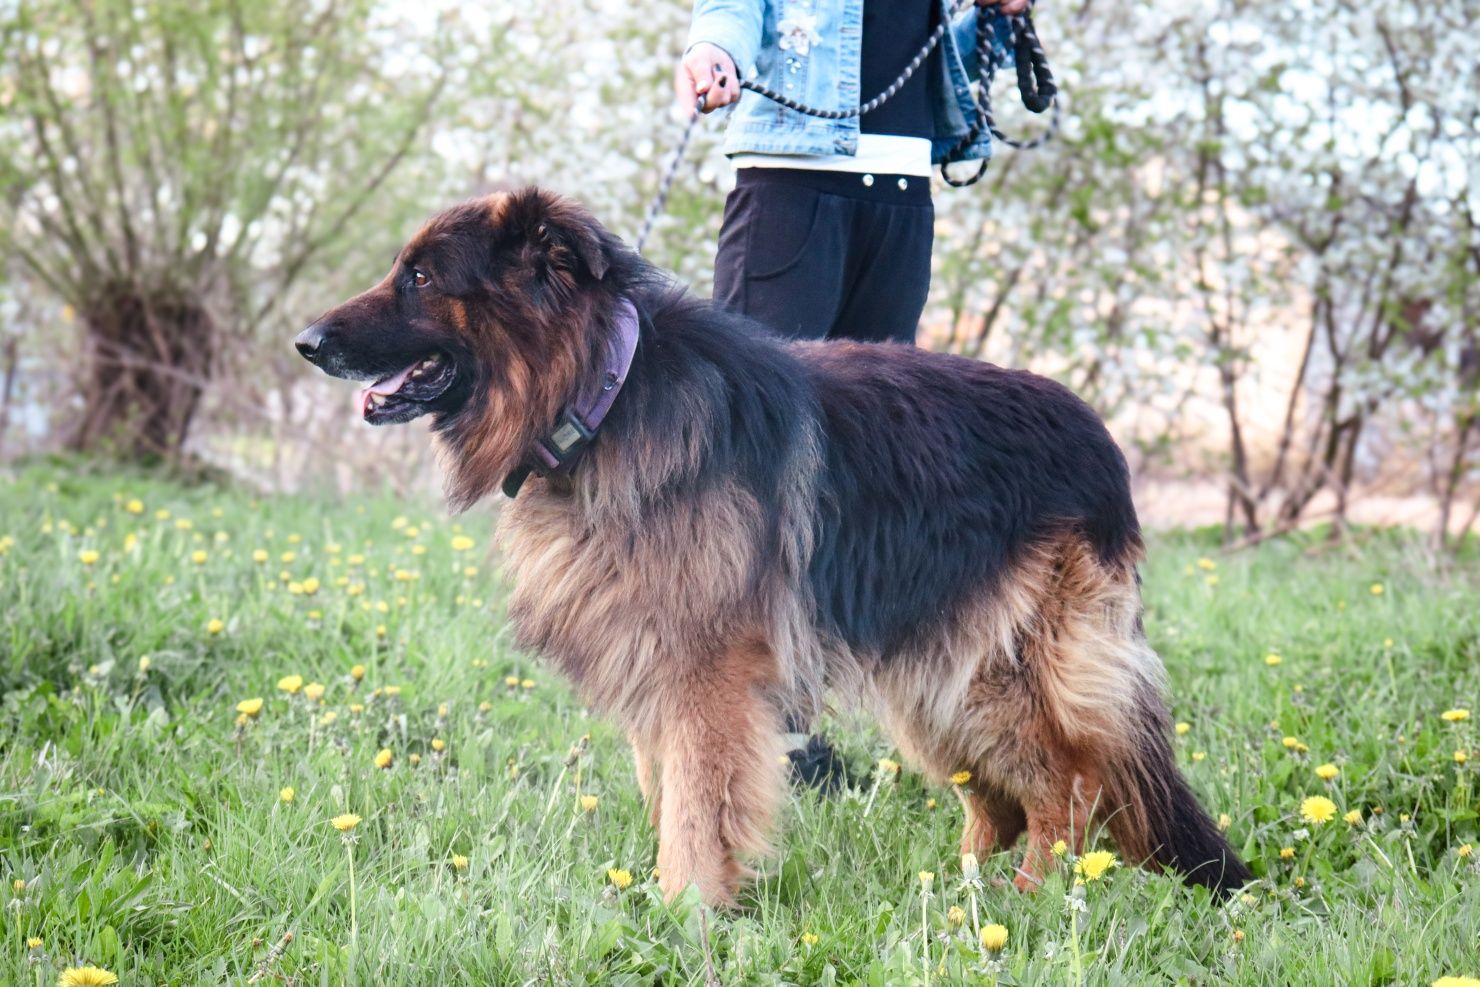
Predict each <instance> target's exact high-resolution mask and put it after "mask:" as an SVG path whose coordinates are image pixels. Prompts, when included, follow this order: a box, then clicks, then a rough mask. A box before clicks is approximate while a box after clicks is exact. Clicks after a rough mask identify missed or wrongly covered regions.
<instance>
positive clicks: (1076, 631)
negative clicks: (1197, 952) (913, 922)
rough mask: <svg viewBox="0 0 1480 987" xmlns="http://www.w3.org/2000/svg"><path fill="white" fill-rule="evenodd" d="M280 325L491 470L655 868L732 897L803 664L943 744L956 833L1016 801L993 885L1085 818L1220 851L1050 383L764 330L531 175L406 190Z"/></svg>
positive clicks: (459, 497)
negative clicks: (357, 277) (502, 188)
mask: <svg viewBox="0 0 1480 987" xmlns="http://www.w3.org/2000/svg"><path fill="white" fill-rule="evenodd" d="M297 346H298V348H299V350H300V352H302V353H303V355H304V356H305V357H307V358H308V359H309V360H311V361H313V362H314V363H315V364H316V365H317V366H319V367H321V368H322V369H323V370H325V371H327V372H328V373H330V374H333V375H335V376H338V377H347V378H352V379H360V380H365V381H369V382H371V383H370V386H368V387H367V388H366V389H365V390H364V391H363V392H362V397H361V413H362V414H363V416H364V418H365V419H366V420H367V421H369V422H371V423H374V424H382V423H391V422H405V421H410V420H411V419H413V418H416V417H418V416H420V415H431V416H432V428H433V431H434V432H435V435H436V438H437V441H438V443H439V444H440V446H441V450H442V452H443V453H444V454H445V462H446V469H447V490H448V495H449V498H450V500H451V502H452V504H453V505H454V506H455V507H457V508H465V507H467V506H468V505H470V504H472V503H473V502H474V501H476V500H478V499H479V498H480V497H482V496H483V495H485V494H487V493H489V492H490V491H493V490H496V489H498V488H499V487H500V486H501V485H503V486H504V487H505V489H506V491H507V492H514V491H515V490H516V489H517V488H518V487H519V486H520V485H521V482H522V485H523V487H522V491H520V492H518V496H517V497H516V499H514V500H513V501H512V502H511V503H508V504H506V505H505V506H504V508H503V511H502V515H501V520H500V532H501V540H502V543H503V548H504V551H505V554H506V563H507V569H508V572H509V573H510V575H511V576H512V580H513V589H512V597H511V607H510V612H511V615H512V619H513V621H514V623H515V626H516V629H517V631H518V637H519V640H520V641H521V642H522V643H523V645H524V646H526V647H528V648H531V649H533V650H534V651H536V652H539V653H540V654H542V655H544V656H546V657H547V658H549V659H550V660H551V661H553V662H554V663H555V664H556V665H557V666H558V667H559V668H560V669H561V670H562V671H563V672H564V673H565V674H566V675H567V676H569V677H570V679H571V680H572V681H573V682H574V683H575V684H576V686H577V687H578V689H579V690H580V692H581V694H582V695H583V697H584V698H585V699H586V701H588V702H589V703H591V704H592V705H593V706H594V707H596V708H597V709H599V710H601V711H603V712H604V713H606V714H607V715H609V716H611V717H613V718H615V719H616V720H617V722H618V723H620V724H621V726H622V727H623V728H624V729H625V730H626V732H627V734H628V736H629V737H630V738H631V741H632V747H633V751H634V753H635V756H636V761H637V778H638V782H639V784H640V785H641V787H642V791H643V793H644V795H645V796H646V797H647V799H648V800H649V803H650V805H651V807H652V814H653V819H654V822H655V825H656V826H657V829H658V838H659V850H658V864H659V867H660V868H661V884H662V886H663V889H664V890H665V892H666V893H667V894H669V895H670V896H671V895H673V894H675V893H676V892H678V891H679V890H681V889H682V888H683V887H684V886H686V885H687V884H689V883H690V882H694V883H697V884H698V885H699V888H700V890H701V891H702V893H703V895H704V897H705V898H706V899H707V900H708V901H710V902H714V903H727V902H730V901H732V899H733V895H734V894H735V892H736V890H737V887H738V885H739V883H740V880H741V878H742V876H743V874H744V870H743V868H742V865H741V862H740V860H741V858H743V856H744V855H746V854H753V853H756V852H760V851H762V850H763V849H764V848H765V845H766V841H767V836H768V832H769V829H770V824H771V820H772V816H773V814H774V811H775V808H776V805H777V802H778V799H779V798H780V796H781V793H782V791H783V774H782V772H783V770H784V769H783V767H782V765H783V762H784V759H783V758H780V757H779V756H778V755H780V753H781V750H780V744H779V738H780V733H781V729H782V727H781V713H780V711H781V710H783V709H788V710H790V709H797V708H810V709H815V708H816V707H818V706H819V705H820V704H821V702H822V701H823V696H824V692H825V691H827V690H832V691H834V692H836V693H838V694H841V695H843V696H849V697H856V698H858V699H860V700H862V701H863V702H866V703H868V704H869V705H871V706H872V707H873V708H875V709H876V710H877V712H878V715H879V717H880V719H881V721H882V722H883V724H884V726H885V727H886V728H887V730H888V731H889V734H890V736H891V737H892V738H893V739H894V741H895V742H896V743H897V744H898V745H899V748H900V750H901V751H902V752H903V753H904V754H905V756H906V758H907V759H908V760H910V761H911V762H913V763H914V764H915V765H917V766H918V767H919V768H920V769H921V770H922V771H924V772H926V773H927V774H928V775H929V776H930V777H932V778H934V779H936V780H937V781H942V780H944V779H945V778H947V777H948V776H950V775H952V774H953V773H956V772H960V771H969V772H970V773H971V781H970V782H969V784H967V785H965V786H963V787H962V788H961V789H960V791H961V793H962V801H963V803H964V805H965V810H966V829H965V834H964V836H963V837H962V849H963V852H965V851H968V850H969V851H974V852H976V853H979V854H981V853H985V852H987V851H989V850H990V849H991V848H992V847H994V846H1001V847H1008V846H1010V845H1011V844H1012V843H1013V842H1014V841H1015V840H1016V839H1017V837H1018V836H1019V834H1021V833H1022V832H1023V831H1024V830H1026V831H1027V836H1028V847H1027V853H1026V859H1025V860H1024V861H1023V864H1022V866H1021V867H1020V868H1019V869H1018V877H1017V884H1018V886H1019V887H1022V888H1025V889H1026V888H1030V887H1033V886H1034V885H1035V884H1036V883H1038V881H1039V880H1040V878H1041V876H1042V874H1043V873H1044V870H1045V868H1046V867H1048V866H1049V861H1050V854H1051V847H1052V846H1053V845H1054V843H1055V842H1056V841H1057V840H1059V839H1064V840H1066V841H1068V842H1069V844H1070V845H1071V846H1080V845H1082V841H1083V838H1084V835H1085V832H1086V829H1087V827H1089V826H1090V825H1091V823H1092V821H1093V820H1103V821H1104V822H1105V823H1106V824H1107V826H1108V828H1109V830H1110V832H1111V834H1112V835H1113V836H1114V838H1115V840H1116V841H1117V843H1118V844H1119V847H1120V850H1121V852H1122V854H1124V855H1125V856H1126V857H1128V858H1130V859H1132V860H1135V861H1141V862H1145V863H1146V864H1147V865H1149V866H1164V867H1170V868H1172V869H1175V870H1177V871H1180V872H1181V873H1182V874H1184V875H1185V876H1186V879H1187V880H1188V881H1190V882H1193V883H1196V884H1202V885H1207V886H1209V887H1212V888H1214V889H1216V890H1218V891H1222V892H1227V891H1228V890H1230V889H1232V888H1234V887H1237V886H1238V885H1239V884H1241V883H1242V882H1244V881H1247V880H1249V878H1250V874H1249V871H1248V870H1247V869H1246V868H1245V866H1244V865H1243V863H1242V862H1240V861H1239V860H1238V858H1237V857H1236V855H1235V854H1234V852H1233V851H1232V850H1231V848H1230V847H1229V846H1228V844H1227V843H1226V842H1225V841H1224V840H1223V838H1222V836H1220V835H1219V832H1218V830H1217V828H1216V827H1215V826H1214V825H1213V823H1212V822H1211V821H1210V820H1209V819H1208V817H1207V815H1206V814H1205V813H1204V812H1203V811H1202V809H1201V808H1200V807H1199V805H1198V803H1197V801H1196V799H1195V798H1194V796H1193V794H1192V792H1191V791H1189V789H1188V787H1187V784H1186V782H1185V781H1184V780H1183V779H1182V777H1181V775H1180V774H1179V773H1178V771H1177V768H1176V765H1175V763H1174V761H1173V756H1172V750H1171V747H1170V744H1169V741H1168V732H1167V727H1168V715H1167V710H1166V707H1165V705H1164V704H1163V701H1162V697H1161V690H1162V668H1161V663H1160V661H1159V660H1158V659H1157V656H1156V654H1155V653H1154V652H1153V651H1152V649H1151V648H1150V646H1149V645H1148V644H1147V643H1146V638H1145V636H1144V635H1143V633H1142V630H1141V601H1140V595H1139V591H1138V581H1137V577H1136V563H1137V561H1138V560H1139V559H1140V558H1141V555H1142V545H1141V537H1140V532H1139V528H1138V525H1137V521H1136V515H1135V511H1134V509H1133V507H1132V505H1131V496H1130V490H1129V486H1128V481H1127V471H1126V465H1125V461H1124V459H1123V457H1122V456H1121V454H1120V451H1119V450H1118V449H1117V448H1116V446H1115V444H1114V442H1113V441H1112V440H1111V438H1110V436H1109V434H1108V433H1107V432H1106V430H1105V428H1104V426H1103V425H1102V424H1101V422H1100V420H1099V419H1098V418H1097V417H1096V415H1095V414H1094V412H1092V411H1091V410H1090V409H1089V408H1088V407H1087V406H1086V405H1085V404H1084V403H1083V402H1081V401H1080V400H1079V399H1078V398H1076V397H1075V396H1074V395H1073V394H1071V393H1070V392H1069V391H1067V390H1065V389H1064V388H1063V387H1061V386H1059V385H1058V384H1055V383H1053V382H1051V381H1049V380H1046V379H1044V378H1042V377H1036V376H1034V375H1032V374H1029V373H1025V372H1020V371H1013V370H1003V369H1001V368H998V367H993V366H989V365H986V364H983V363H977V362H974V361H970V360H964V359H959V358H955V357H950V356H942V355H936V354H931V353H927V352H922V351H920V350H916V349H913V348H909V347H903V346H894V345H865V344H855V343H804V344H787V343H783V342H781V341H779V340H777V339H774V338H772V337H770V336H768V335H766V334H765V333H763V332H760V331H758V329H757V327H756V326H754V325H753V324H750V323H748V322H746V321H745V320H744V319H741V318H739V317H736V316H733V315H729V314H726V313H724V312H722V311H719V310H717V309H715V308H713V307H711V306H710V305H708V304H706V303H703V302H700V301H696V300H693V299H690V298H687V297H685V296H684V294H683V293H682V291H681V290H679V289H677V288H675V287H674V286H673V284H672V283H671V281H670V280H669V279H668V278H667V277H666V276H664V275H663V274H662V273H660V272H659V271H657V270H655V269H654V268H652V267H651V266H650V265H648V264H647V263H645V262H644V261H643V260H641V259H640V258H638V257H637V256H636V255H635V254H634V253H632V252H631V251H630V250H629V249H627V248H626V247H624V246H623V245H622V244H621V242H620V241H618V240H617V239H616V238H615V237H613V236H612V235H611V234H609V233H608V232H606V231H605V230H604V229H603V228H602V227H601V226H600V225H599V224H597V223H596V221H595V220H593V219H592V218H591V217H590V216H589V215H588V214H587V213H586V212H585V211H584V210H583V209H581V208H580V207H578V206H576V205H575V204H573V203H571V202H570V201H568V200H565V199H562V198H559V197H557V196H555V195H552V194H550V193H548V192H544V191H540V190H538V189H526V190H523V191H519V192H515V193H508V194H498V195H494V196H491V197H489V198H487V199H483V200H480V201H476V202H472V203H468V204H465V205H461V206H458V207H455V208H453V209H450V210H448V211H447V212H445V213H443V214H442V215H440V216H438V217H437V218H435V219H433V220H432V221H431V222H430V223H428V224H427V226H426V227H425V228H424V229H422V230H421V232H419V233H418V234H417V235H416V237H415V238H414V239H413V240H412V241H411V242H410V243H409V244H408V245H407V246H406V247H405V248H404V249H403V250H402V251H401V253H400V256H399V257H398V258H397V260H396V263H395V266H394V267H393V268H392V269H391V272H390V273H389V274H388V275H387V276H386V277H385V279H384V280H382V281H381V282H380V284H378V285H376V286H375V287H374V288H371V289H370V290H369V291H367V292H365V293H364V294H362V295H359V296H357V297H355V298H353V299H351V300H350V301H348V302H345V303H344V304H343V305H341V306H339V307H338V308H336V309H334V310H332V311H330V312H328V313H327V314H325V315H324V316H323V317H322V318H320V319H319V320H318V321H317V322H315V323H314V324H313V325H312V326H310V327H309V328H308V329H306V330H304V332H303V333H302V334H301V335H300V336H299V337H298V340H297ZM526 476H528V480H527V482H523V481H524V480H525V477H526Z"/></svg>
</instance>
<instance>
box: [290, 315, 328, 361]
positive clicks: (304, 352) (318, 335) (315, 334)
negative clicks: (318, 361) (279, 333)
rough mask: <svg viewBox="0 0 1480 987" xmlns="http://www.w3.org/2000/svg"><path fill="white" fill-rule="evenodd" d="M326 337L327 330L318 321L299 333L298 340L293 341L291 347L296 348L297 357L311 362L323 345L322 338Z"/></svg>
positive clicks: (321, 322)
mask: <svg viewBox="0 0 1480 987" xmlns="http://www.w3.org/2000/svg"><path fill="white" fill-rule="evenodd" d="M327 335H328V330H327V329H326V328H325V326H324V323H323V321H322V320H320V321H318V322H315V323H314V324H313V325H311V326H309V327H308V328H307V329H305V330H303V331H302V332H300V333H299V334H298V338H297V339H295V340H293V345H294V346H296V347H297V348H298V355H299V356H301V357H303V358H304V359H305V360H310V361H311V360H313V359H314V358H315V357H316V356H318V352H319V347H320V346H322V345H324V337H325V336H327Z"/></svg>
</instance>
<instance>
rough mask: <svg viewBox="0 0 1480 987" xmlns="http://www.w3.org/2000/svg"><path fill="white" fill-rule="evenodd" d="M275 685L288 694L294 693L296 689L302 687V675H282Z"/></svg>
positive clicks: (296, 691)
mask: <svg viewBox="0 0 1480 987" xmlns="http://www.w3.org/2000/svg"><path fill="white" fill-rule="evenodd" d="M277 687H278V689H279V690H280V691H282V692H286V693H288V694H289V695H296V694H297V693H298V690H299V689H302V688H303V676H302V675H284V676H283V677H282V678H280V679H278V683H277Z"/></svg>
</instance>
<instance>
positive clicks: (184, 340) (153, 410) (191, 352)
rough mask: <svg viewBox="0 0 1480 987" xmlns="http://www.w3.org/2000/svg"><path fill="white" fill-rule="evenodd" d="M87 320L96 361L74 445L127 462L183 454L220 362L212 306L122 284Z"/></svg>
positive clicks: (103, 295)
mask: <svg viewBox="0 0 1480 987" xmlns="http://www.w3.org/2000/svg"><path fill="white" fill-rule="evenodd" d="M81 318H82V322H83V325H84V326H85V327H86V329H87V346H88V351H89V352H88V361H89V363H88V367H87V371H86V378H85V380H84V383H83V412H82V417H81V419H80V420H79V421H78V423H77V427H76V429H75V430H74V431H73V433H72V437H71V440H70V442H69V446H70V447H71V448H72V449H74V450H76V451H79V452H102V453H107V454H110V455H115V456H119V457H121V458H126V459H136V460H146V461H156V460H160V459H173V458H175V457H177V456H178V454H179V453H180V450H181V449H182V448H183V446H184V445H185V440H186V438H187V437H188V436H189V433H190V424H191V421H192V420H193V419H194V417H195V411H196V407H197V406H198V405H199V403H200V397H201V393H202V392H203V391H204V389H205V387H206V385H207V384H208V383H209V382H210V377H211V368H212V366H213V364H214V357H215V342H216V339H215V336H216V327H215V323H214V322H213V320H212V319H211V316H210V313H209V312H207V310H206V307H205V304H204V303H203V302H202V301H201V300H200V299H198V298H194V297H191V296H190V295H188V294H182V293H180V292H178V291H173V290H153V291H151V290H148V289H145V288H142V287H140V286H138V285H133V284H115V285H109V286H106V287H105V288H104V289H103V290H101V291H99V292H98V294H97V295H96V297H95V301H93V302H92V303H90V304H89V305H88V306H86V308H84V309H83V310H82V311H81Z"/></svg>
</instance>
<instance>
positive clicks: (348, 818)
mask: <svg viewBox="0 0 1480 987" xmlns="http://www.w3.org/2000/svg"><path fill="white" fill-rule="evenodd" d="M359 824H360V817H359V816H357V815H355V814H354V813H353V812H346V813H345V814H344V815H342V816H335V817H334V818H333V819H330V820H329V825H330V826H333V827H334V828H335V829H337V830H339V831H340V832H341V833H348V832H349V831H350V830H352V829H354V828H355V827H356V826H358V825H359Z"/></svg>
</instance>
